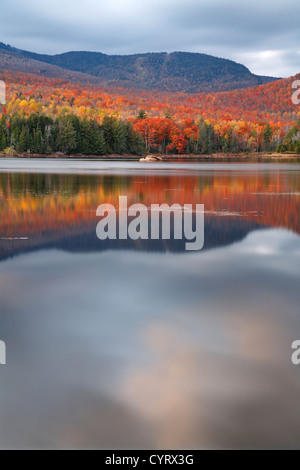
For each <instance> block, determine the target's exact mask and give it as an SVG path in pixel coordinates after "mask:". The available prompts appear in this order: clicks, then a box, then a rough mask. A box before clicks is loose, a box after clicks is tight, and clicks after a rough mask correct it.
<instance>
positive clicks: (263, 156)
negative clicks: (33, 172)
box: [0, 152, 300, 161]
mask: <svg viewBox="0 0 300 470" xmlns="http://www.w3.org/2000/svg"><path fill="white" fill-rule="evenodd" d="M153 156H154V155H153ZM157 156H159V157H161V158H162V159H163V161H199V160H211V161H219V160H221V161H243V160H245V161H247V160H252V161H253V160H256V161H260V160H283V161H284V160H293V159H300V154H295V153H290V154H288V153H283V154H281V153H262V152H261V153H249V154H246V153H240V154H228V153H215V154H204V155H194V154H193V155H191V154H183V155H165V154H157ZM2 158H3V159H5V158H16V159H17V158H23V159H43V158H45V159H56V160H65V159H67V160H85V159H86V160H124V161H125V160H132V161H140V158H143V155H140V156H138V155H126V154H125V155H117V154H112V155H82V154H76V155H63V154H49V155H45V154H28V153H21V154H12V155H7V154H3V153H0V159H2Z"/></svg>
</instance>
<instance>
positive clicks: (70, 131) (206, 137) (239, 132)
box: [0, 110, 300, 155]
mask: <svg viewBox="0 0 300 470" xmlns="http://www.w3.org/2000/svg"><path fill="white" fill-rule="evenodd" d="M238 124H240V123H238ZM238 124H232V123H227V124H226V125H225V126H223V128H222V127H221V126H220V125H218V124H216V123H211V122H209V121H207V120H204V119H200V120H199V121H195V120H193V119H187V120H185V121H184V122H183V123H178V122H176V120H175V119H173V118H172V115H171V114H167V115H166V116H165V117H164V118H148V116H147V113H146V112H145V111H143V110H141V111H140V112H139V114H138V116H137V117H136V118H135V119H133V120H132V122H131V121H123V120H121V119H118V118H116V117H114V116H108V115H107V116H105V117H104V118H103V121H102V124H99V122H98V121H97V120H95V119H89V118H87V117H83V118H82V117H79V116H76V115H74V114H62V115H59V116H58V117H56V118H53V117H50V116H48V115H46V114H39V113H33V114H30V115H29V116H28V117H26V116H24V114H20V113H17V112H15V113H13V114H11V115H9V116H7V115H2V117H1V119H0V151H2V152H3V151H7V153H11V152H16V153H31V154H45V155H47V154H52V153H58V152H61V153H63V154H66V155H68V154H82V155H109V154H118V155H122V154H123V155H124V154H132V155H142V154H144V153H145V152H148V153H176V154H195V155H201V154H214V153H219V152H222V153H239V152H259V151H264V152H273V151H277V152H288V151H291V152H296V153H300V121H299V122H298V123H297V124H295V125H294V126H293V127H292V128H290V129H288V130H287V131H286V133H283V132H281V133H278V132H277V133H275V132H274V129H273V128H272V126H270V125H269V124H264V125H257V126H256V127H255V128H249V129H248V130H245V128H243V127H242V128H239V127H238ZM242 124H243V123H242Z"/></svg>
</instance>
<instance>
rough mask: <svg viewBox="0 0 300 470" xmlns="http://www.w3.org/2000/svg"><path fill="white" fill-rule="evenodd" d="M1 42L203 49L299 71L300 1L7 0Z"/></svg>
mask: <svg viewBox="0 0 300 470" xmlns="http://www.w3.org/2000/svg"><path fill="white" fill-rule="evenodd" d="M0 13H1V20H2V21H1V23H2V26H1V37H0V40H1V41H3V42H6V43H10V44H12V45H14V46H16V47H19V48H24V49H29V50H32V51H36V52H46V53H60V52H65V51H67V50H92V51H101V52H105V53H108V54H130V53H138V52H149V51H153V52H158V51H168V52H170V51H175V50H181V51H191V52H204V53H208V54H212V55H216V56H219V57H225V58H230V59H233V60H236V61H238V62H241V63H244V64H245V65H246V66H248V67H249V68H250V69H251V70H252V71H253V72H255V73H259V74H264V75H274V76H282V77H284V76H291V75H295V74H296V73H299V72H300V29H299V17H300V2H299V0H285V1H283V0H265V1H264V2H262V1H261V0H244V1H243V2H241V1H240V0H227V1H226V0H200V1H199V0H151V2H149V1H148V0H110V1H109V2H107V1H104V0H86V1H85V2H84V3H83V2H82V1H81V0H62V1H61V0H52V2H47V3H46V2H40V0H27V1H26V2H24V1H23V0H1V11H0Z"/></svg>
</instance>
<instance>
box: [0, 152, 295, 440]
mask: <svg viewBox="0 0 300 470" xmlns="http://www.w3.org/2000/svg"><path fill="white" fill-rule="evenodd" d="M120 195H123V196H127V197H128V201H129V203H130V204H132V203H135V202H141V203H143V204H145V205H147V206H150V205H151V204H152V203H153V204H154V203H163V202H166V203H169V204H172V203H179V204H181V205H183V204H185V203H186V204H187V203H193V204H194V205H195V204H196V203H198V204H204V205H205V246H204V249H203V250H202V251H200V252H193V253H188V252H186V251H185V249H184V243H183V242H181V241H180V240H176V241H174V240H170V241H166V240H163V241H150V240H149V241H141V240H138V241H136V242H134V241H118V240H115V241H105V242H104V241H99V240H98V239H97V237H96V225H97V222H98V219H97V218H96V209H97V206H98V205H99V204H103V203H110V204H114V205H115V206H117V204H118V198H119V196H120ZM299 286H300V165H299V164H284V163H283V164H272V163H270V164H229V163H228V164H227V163H224V164H218V163H209V164H207V163H204V164H201V163H190V164H179V163H166V164H165V163H163V164H152V165H142V164H140V163H135V162H99V161H78V160H76V161H70V160H68V161H67V160H66V161H64V160H62V161H54V160H44V159H43V160H17V159H14V160H12V159H3V160H0V339H1V340H3V341H5V343H6V347H7V365H6V366H0V447H1V448H4V449H7V448H58V449H60V448H104V449H117V448H119V449H127V448H131V449H135V448H160V449H166V448H171V449H180V448H181V449H183V448H187V449H194V448H196V449H201V448H253V447H254V448H265V447H268V448H278V447H280V448H282V447H283V448H299V446H300V406H299V396H300V369H299V367H300V366H299V367H297V366H294V365H292V362H291V354H292V350H291V343H292V342H293V341H294V340H297V339H300V309H299V305H300V288H299Z"/></svg>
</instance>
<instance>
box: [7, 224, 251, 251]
mask: <svg viewBox="0 0 300 470" xmlns="http://www.w3.org/2000/svg"><path fill="white" fill-rule="evenodd" d="M256 228H258V225H256V224H255V223H253V222H248V221H247V220H242V221H240V220H237V219H236V218H232V217H226V220H220V218H219V217H213V216H209V217H206V221H205V246H204V248H203V250H207V249H211V248H216V247H222V246H224V245H230V244H232V243H234V242H237V241H240V240H242V239H243V238H244V237H245V236H246V235H247V234H248V233H249V232H251V231H252V230H254V229H256ZM185 243H186V240H174V237H173V230H172V231H171V240H150V239H149V240H138V241H133V240H130V239H128V240H106V241H100V240H98V238H97V236H96V231H95V224H88V225H86V226H84V225H83V226H82V227H81V228H80V227H79V226H78V227H77V230H75V231H68V230H67V229H66V230H63V231H58V232H57V233H54V234H53V233H43V234H41V235H40V236H34V237H32V238H29V239H28V240H1V245H0V260H3V259H6V258H8V257H11V256H15V255H17V254H22V253H27V252H32V251H34V250H37V249H51V248H56V249H61V250H64V251H69V252H74V253H75V252H79V253H80V252H81V253H87V252H98V251H106V250H134V251H149V252H173V253H183V252H186V250H185Z"/></svg>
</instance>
